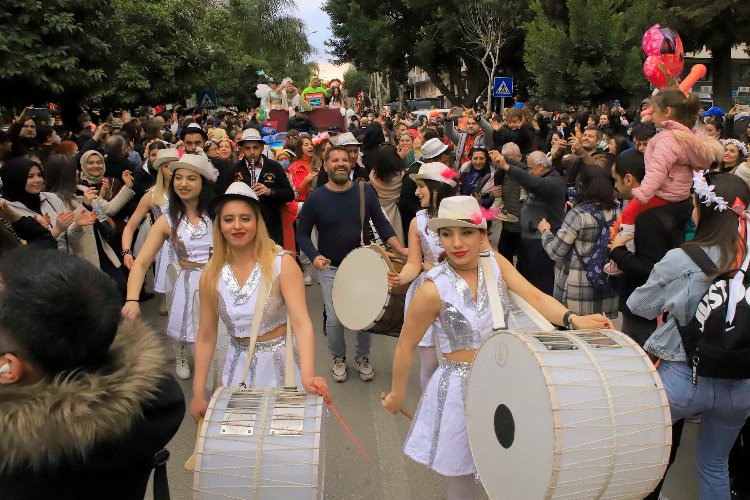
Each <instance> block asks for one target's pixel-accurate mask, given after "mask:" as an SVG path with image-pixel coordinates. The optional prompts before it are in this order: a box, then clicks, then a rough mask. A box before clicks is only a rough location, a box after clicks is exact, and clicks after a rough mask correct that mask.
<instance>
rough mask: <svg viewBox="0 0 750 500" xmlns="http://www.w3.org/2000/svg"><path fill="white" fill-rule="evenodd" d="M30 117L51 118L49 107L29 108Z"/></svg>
mask: <svg viewBox="0 0 750 500" xmlns="http://www.w3.org/2000/svg"><path fill="white" fill-rule="evenodd" d="M29 118H42V119H45V118H49V109H47V108H31V109H30V110H29Z"/></svg>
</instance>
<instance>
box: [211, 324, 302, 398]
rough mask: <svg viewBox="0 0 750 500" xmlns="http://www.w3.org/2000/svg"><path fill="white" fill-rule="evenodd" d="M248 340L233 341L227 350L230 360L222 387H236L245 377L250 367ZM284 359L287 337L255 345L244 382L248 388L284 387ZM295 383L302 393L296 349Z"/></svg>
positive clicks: (235, 338)
mask: <svg viewBox="0 0 750 500" xmlns="http://www.w3.org/2000/svg"><path fill="white" fill-rule="evenodd" d="M247 349H248V343H247V339H239V338H237V337H232V339H231V340H230V342H229V347H228V348H227V357H226V360H225V361H224V369H223V371H222V374H221V381H222V384H223V385H225V386H234V387H237V386H238V385H240V383H241V382H242V374H243V373H245V366H246V365H247ZM284 356H286V336H285V335H282V336H281V337H278V338H275V339H272V340H266V341H265V342H256V344H255V352H253V359H252V362H251V363H250V370H249V371H248V373H247V378H246V379H245V385H246V386H247V387H254V388H256V389H263V388H270V387H283V386H284ZM294 380H295V383H296V385H297V388H298V389H299V390H304V389H303V387H302V379H301V377H300V373H299V360H298V358H297V349H296V348H295V349H294Z"/></svg>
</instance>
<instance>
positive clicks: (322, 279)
mask: <svg viewBox="0 0 750 500" xmlns="http://www.w3.org/2000/svg"><path fill="white" fill-rule="evenodd" d="M337 269H338V268H337V267H333V266H331V268H330V269H326V270H324V271H318V282H319V283H320V289H321V291H322V292H323V302H324V303H325V309H326V336H327V337H328V352H330V353H331V356H333V357H334V358H335V357H338V356H346V340H345V339H344V325H342V324H341V322H340V321H339V318H338V317H337V316H336V311H335V310H334V309H333V278H335V277H336V270H337ZM370 344H372V337H371V336H370V334H369V333H367V332H357V351H356V352H357V356H356V357H357V358H361V357H369V356H370Z"/></svg>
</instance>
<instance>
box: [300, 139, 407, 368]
mask: <svg viewBox="0 0 750 500" xmlns="http://www.w3.org/2000/svg"><path fill="white" fill-rule="evenodd" d="M324 167H325V169H326V171H327V172H328V182H327V183H326V184H325V185H323V186H320V187H319V188H318V189H316V190H315V191H313V192H312V193H310V195H309V196H308V197H307V201H305V204H304V206H303V207H302V211H301V212H300V215H299V219H298V220H297V243H298V244H299V247H300V250H302V252H304V253H305V255H307V256H308V257H310V258H311V259H312V261H313V266H315V268H316V269H317V270H318V281H319V282H320V288H321V291H322V292H323V301H324V302H325V311H326V335H327V338H328V350H329V352H330V353H331V356H332V357H333V361H332V362H331V371H332V372H333V380H335V381H336V382H343V381H345V380H346V378H347V368H346V341H345V339H344V326H343V325H342V324H341V322H340V321H339V319H338V317H337V316H336V311H335V310H334V308H333V280H334V278H335V277H336V270H337V269H338V267H339V265H341V262H342V261H343V260H344V257H346V255H347V254H348V253H349V252H351V251H352V250H354V249H355V248H358V247H359V246H360V245H361V244H362V243H364V244H365V245H367V244H369V243H370V239H369V235H368V231H367V230H366V228H367V224H368V222H367V221H368V220H369V219H372V222H373V223H374V224H375V228H376V229H377V230H378V234H380V236H381V238H382V239H383V240H384V241H387V243H388V244H389V245H390V246H391V247H392V248H393V249H394V250H395V251H396V252H398V253H400V254H402V255H406V249H405V248H404V247H403V246H402V245H401V242H399V241H398V238H397V237H396V233H395V232H394V231H393V228H392V227H391V224H390V223H389V222H388V219H387V218H386V217H385V214H384V213H383V210H382V209H381V208H380V203H379V202H378V197H377V194H375V190H374V189H373V188H372V187H371V186H370V185H369V184H366V183H364V182H357V183H353V182H352V180H351V178H350V177H349V173H350V172H351V169H352V164H351V161H350V159H349V154H348V153H347V152H346V149H345V148H343V147H341V146H334V147H332V148H331V149H329V150H328V151H327V152H326V156H325V165H324ZM362 196H364V218H363V219H362V218H360V217H361V216H360V200H361V197H362ZM313 226H314V227H316V228H317V230H318V248H315V246H313V243H312V239H311V237H310V235H311V233H312V228H313ZM362 240H364V241H362ZM370 343H371V338H370V334H369V333H366V332H357V352H356V358H355V359H356V361H355V368H356V370H357V372H358V373H359V378H360V379H362V380H363V381H368V380H372V379H373V378H374V377H375V370H373V368H372V366H371V365H370V360H369V356H370Z"/></svg>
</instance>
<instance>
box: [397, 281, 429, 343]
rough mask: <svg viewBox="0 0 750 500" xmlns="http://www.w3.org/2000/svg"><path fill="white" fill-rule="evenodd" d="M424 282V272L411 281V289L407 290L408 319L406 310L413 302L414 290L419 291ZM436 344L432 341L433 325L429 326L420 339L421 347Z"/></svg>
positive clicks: (405, 304)
mask: <svg viewBox="0 0 750 500" xmlns="http://www.w3.org/2000/svg"><path fill="white" fill-rule="evenodd" d="M422 283H424V272H421V273H419V276H417V277H416V279H414V281H412V282H411V285H409V289H408V290H407V291H406V298H405V299H404V319H406V312H407V311H408V310H409V303H410V302H411V298H412V296H413V295H414V292H416V291H417V288H419V287H420V286H422ZM433 345H434V342H433V341H432V325H430V326H429V328H427V331H426V332H425V333H424V337H422V340H420V341H419V347H432V346H433Z"/></svg>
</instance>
